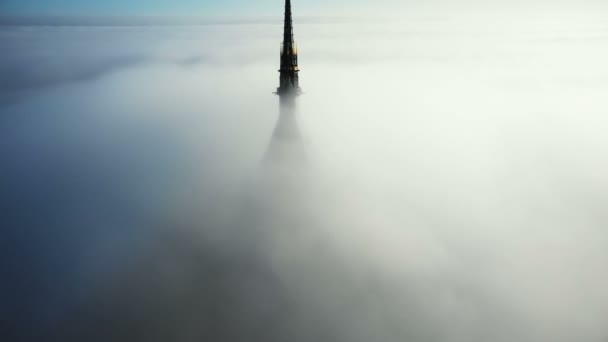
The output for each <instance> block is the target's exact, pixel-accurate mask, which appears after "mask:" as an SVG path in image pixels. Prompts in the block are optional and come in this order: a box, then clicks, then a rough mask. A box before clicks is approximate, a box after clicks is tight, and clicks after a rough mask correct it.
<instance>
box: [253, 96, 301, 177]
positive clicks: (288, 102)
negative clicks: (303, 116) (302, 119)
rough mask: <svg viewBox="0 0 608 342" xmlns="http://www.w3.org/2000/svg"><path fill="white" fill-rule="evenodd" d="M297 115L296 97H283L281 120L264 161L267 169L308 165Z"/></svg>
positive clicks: (275, 128)
mask: <svg viewBox="0 0 608 342" xmlns="http://www.w3.org/2000/svg"><path fill="white" fill-rule="evenodd" d="M296 114H297V108H296V103H295V96H281V97H280V110H279V118H278V120H277V123H276V125H275V127H274V130H273V133H272V136H271V138H270V143H269V144H268V148H267V149H266V153H265V155H264V159H263V164H264V166H265V167H277V168H282V169H283V168H285V169H289V168H301V167H302V166H304V165H305V164H306V149H305V148H304V143H303V141H302V135H301V133H300V129H299V127H298V123H297V119H296Z"/></svg>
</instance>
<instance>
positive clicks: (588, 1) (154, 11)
mask: <svg viewBox="0 0 608 342" xmlns="http://www.w3.org/2000/svg"><path fill="white" fill-rule="evenodd" d="M292 3H293V7H294V14H295V15H306V16H309V15H332V16H333V15H357V14H363V15H374V14H395V11H399V12H401V11H404V12H401V13H397V14H402V13H407V10H416V11H418V10H423V11H430V12H441V11H442V10H444V9H445V10H451V11H453V10H460V11H477V10H479V11H505V10H510V9H514V10H522V9H523V10H525V11H536V10H540V11H547V10H549V11H551V10H556V9H568V10H588V9H596V8H598V7H602V8H603V7H605V6H606V4H605V2H603V1H599V0H583V1H574V0H557V1H550V0H533V1H523V0H517V1H510V2H505V1H500V0H491V1H479V0H462V1H458V2H457V3H455V2H451V1H446V0H432V1H418V0H412V1H397V0H380V1H370V0H353V1H346V0H337V1H332V2H331V3H327V2H325V1H321V0H309V1H305V2H304V1H298V0H296V1H293V2H292ZM282 4H283V0H257V1H255V2H251V1H243V0H225V1H222V2H217V1H209V0H199V1H195V0H182V1H179V2H176V1H169V0H154V1H141V0H127V1H119V0H108V1H103V2H99V1H92V0H44V1H36V0H5V1H2V2H1V3H0V13H1V14H2V16H33V15H36V16H40V15H41V16H46V15H48V16H62V15H66V16H67V15H74V16H121V15H124V16H259V15H274V14H276V13H281V11H282Z"/></svg>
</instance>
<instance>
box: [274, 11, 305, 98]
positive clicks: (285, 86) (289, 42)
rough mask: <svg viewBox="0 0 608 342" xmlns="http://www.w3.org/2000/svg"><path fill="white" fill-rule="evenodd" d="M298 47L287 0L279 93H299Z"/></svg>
mask: <svg viewBox="0 0 608 342" xmlns="http://www.w3.org/2000/svg"><path fill="white" fill-rule="evenodd" d="M299 71H300V69H299V68H298V48H297V45H296V42H295V41H294V39H293V20H292V16H291V0H285V22H284V27H283V44H281V69H280V70H279V72H280V73H281V76H280V83H279V88H277V94H279V95H284V94H295V95H297V94H299V93H300V85H299V80H298V72H299Z"/></svg>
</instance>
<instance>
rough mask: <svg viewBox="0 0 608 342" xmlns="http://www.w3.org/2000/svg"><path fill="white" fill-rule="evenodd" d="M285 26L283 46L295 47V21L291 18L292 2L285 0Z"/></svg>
mask: <svg viewBox="0 0 608 342" xmlns="http://www.w3.org/2000/svg"><path fill="white" fill-rule="evenodd" d="M284 23H285V26H284V28H283V46H284V47H287V46H291V45H293V43H294V41H293V20H292V18H291V0H285V22H284Z"/></svg>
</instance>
